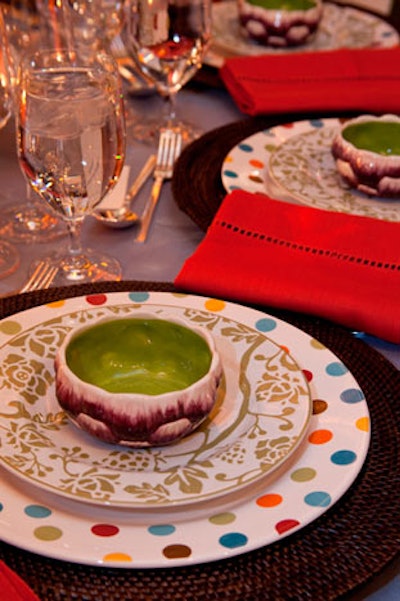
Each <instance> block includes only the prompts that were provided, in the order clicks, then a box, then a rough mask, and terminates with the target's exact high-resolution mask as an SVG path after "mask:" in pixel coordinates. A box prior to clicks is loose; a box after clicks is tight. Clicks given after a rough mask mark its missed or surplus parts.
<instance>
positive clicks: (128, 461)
mask: <svg viewBox="0 0 400 601" xmlns="http://www.w3.org/2000/svg"><path fill="white" fill-rule="evenodd" d="M81 307H82V301H81V300H75V301H69V302H68V303H65V306H63V310H62V314H60V315H58V316H57V317H56V316H55V311H54V309H53V308H52V307H47V308H40V309H34V310H32V311H30V312H29V315H28V316H26V315H24V316H22V317H21V321H20V322H19V323H20V325H21V326H22V329H21V331H20V332H18V334H17V335H16V336H14V337H13V338H12V339H11V340H7V341H6V343H5V344H3V345H1V347H0V365H2V368H0V373H1V375H2V376H3V378H4V382H5V385H3V395H2V401H3V403H5V404H7V405H8V410H6V409H3V410H2V411H1V412H0V430H1V432H2V434H3V435H2V444H1V448H0V463H1V464H2V465H3V466H4V467H5V468H6V469H8V470H10V471H12V472H13V473H15V474H16V475H18V476H19V477H22V478H23V479H24V480H28V481H29V482H31V483H32V484H35V485H36V486H40V487H41V488H44V489H46V490H49V491H51V492H54V493H58V494H60V495H63V496H66V497H69V498H75V499H77V500H80V501H88V502H90V503H99V504H107V505H108V506H110V505H115V506H120V507H121V506H126V507H130V508H133V507H134V508H140V507H143V508H148V507H161V506H162V507H168V506H171V505H174V506H177V505H182V504H185V505H187V504H189V503H198V502H199V501H206V500H210V499H214V498H215V497H217V496H221V495H224V494H227V493H230V492H231V491H233V490H234V491H238V490H239V489H240V488H243V487H245V486H248V485H250V484H254V482H256V481H257V480H259V479H260V478H264V477H265V476H266V475H271V474H272V472H273V471H274V470H276V469H277V468H279V467H280V466H281V465H282V463H284V462H285V461H286V460H287V459H288V458H289V457H290V456H291V454H292V453H293V452H294V451H295V450H296V448H297V447H298V446H299V444H300V442H301V440H302V439H303V437H304V435H305V431H306V428H307V425H308V422H309V418H310V415H311V398H310V392H309V387H308V383H307V380H306V378H305V376H304V374H303V372H302V370H301V369H300V367H299V366H298V365H297V363H296V362H295V361H294V360H293V358H292V357H291V356H290V354H288V353H287V352H286V351H285V350H284V349H282V348H281V347H280V346H278V345H277V344H276V343H275V342H273V341H272V340H270V339H269V338H268V337H267V336H264V335H263V334H262V333H261V332H260V331H258V330H256V329H254V328H252V327H251V326H250V325H249V326H247V325H246V324H245V323H244V322H240V323H238V322H236V321H234V320H233V319H228V318H226V317H225V316H224V315H223V313H220V314H218V315H216V314H215V313H209V312H205V311H204V310H198V309H196V308H195V307H193V308H192V307H191V306H190V304H189V305H185V306H181V304H180V303H176V304H175V305H174V304H173V303H172V302H171V298H170V299H169V302H167V303H166V304H165V305H164V304H156V303H152V302H150V301H149V302H147V303H146V313H150V314H152V315H154V316H157V317H162V318H164V319H168V317H169V316H171V317H178V318H181V319H184V320H186V321H189V322H192V323H193V324H194V325H196V324H197V325H198V324H201V325H202V326H203V327H207V328H209V329H210V331H211V333H212V335H213V337H214V340H215V343H216V346H217V349H218V351H219V353H220V356H221V360H222V365H223V370H224V378H223V382H222V384H221V386H220V388H219V395H218V399H217V402H216V405H215V407H214V409H213V411H212V413H211V415H210V417H209V418H208V419H207V420H206V421H205V422H204V423H203V424H201V426H200V427H199V428H198V429H197V430H196V431H195V432H194V433H193V434H191V435H190V436H187V437H185V438H183V439H182V440H180V441H179V442H177V443H176V444H173V445H168V446H164V447H154V448H146V449H136V450H135V449H128V448H127V447H123V446H118V445H112V444H107V443H104V442H101V441H99V440H98V439H96V438H94V437H92V436H90V435H88V434H86V433H84V432H83V431H82V430H80V429H78V428H77V427H76V426H74V425H73V423H72V422H70V421H69V420H68V418H67V417H66V414H65V412H64V411H62V410H61V408H60V406H59V404H58V402H57V398H56V395H55V387H54V367H53V364H54V356H55V351H56V349H57V348H58V346H59V344H60V343H61V342H62V340H63V339H64V337H65V335H66V334H67V333H68V332H69V331H70V330H71V329H73V328H74V327H77V326H82V325H86V324H90V323H93V322H95V321H97V320H98V319H99V318H101V317H110V316H118V317H121V316H124V317H129V316H131V315H134V314H135V313H137V309H138V306H137V305H135V304H133V303H132V302H131V301H129V298H127V297H125V298H124V299H123V302H122V303H121V304H117V302H116V303H115V304H114V303H113V304H111V303H107V304H106V305H102V306H100V307H90V306H88V305H87V306H86V308H85V309H82V308H81ZM26 318H27V321H23V320H25V319H26ZM23 323H24V324H25V325H22V324H23ZM21 382H23V383H24V387H23V388H21Z"/></svg>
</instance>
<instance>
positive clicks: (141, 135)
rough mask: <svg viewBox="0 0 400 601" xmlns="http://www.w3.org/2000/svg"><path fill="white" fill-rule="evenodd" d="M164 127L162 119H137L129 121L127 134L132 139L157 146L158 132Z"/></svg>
mask: <svg viewBox="0 0 400 601" xmlns="http://www.w3.org/2000/svg"><path fill="white" fill-rule="evenodd" d="M161 127H162V120H161V119H158V120H157V119H148V120H143V121H140V120H136V119H133V120H132V121H130V122H129V123H127V135H128V137H129V138H130V139H133V140H136V142H142V143H143V144H150V145H151V146H156V145H157V144H158V137H159V136H158V133H159V131H160V128H161Z"/></svg>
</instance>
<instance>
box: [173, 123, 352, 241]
mask: <svg viewBox="0 0 400 601" xmlns="http://www.w3.org/2000/svg"><path fill="white" fill-rule="evenodd" d="M355 114H356V113H349V112H346V113H343V112H339V113H329V114H328V115H327V114H326V112H325V113H323V114H322V113H321V114H318V113H315V112H314V113H312V114H304V113H298V114H294V113H287V114H286V115H279V116H274V117H251V118H247V119H243V120H242V121H236V122H234V123H231V124H228V125H224V126H223V127H219V128H218V129H214V130H212V131H210V132H208V133H206V134H205V135H204V136H202V137H201V138H199V139H198V140H195V141H194V142H192V144H190V145H189V146H187V147H186V148H185V149H184V151H183V152H182V154H181V156H180V157H179V159H178V161H177V163H176V165H175V169H174V175H173V178H172V182H171V187H172V193H173V196H174V199H175V202H176V203H177V205H178V206H179V208H180V209H181V210H182V211H183V212H184V213H186V214H187V215H188V216H189V217H190V218H191V219H192V220H193V221H194V222H195V223H196V224H197V225H198V226H199V227H200V228H201V229H202V230H203V231H206V230H207V228H208V226H209V225H210V224H211V221H212V220H213V217H214V215H215V213H216V211H217V209H218V207H219V205H220V204H221V202H222V200H223V198H224V196H225V195H226V190H225V188H224V187H223V185H222V181H221V167H222V163H223V161H224V159H225V157H226V155H227V154H228V153H229V151H230V150H232V148H234V147H235V146H236V144H238V143H239V142H241V141H242V140H244V139H245V138H248V137H249V136H251V135H253V134H255V133H256V132H258V131H262V130H263V129H267V128H269V127H273V126H275V125H282V123H291V122H293V121H299V120H303V119H311V118H313V119H315V118H318V117H321V118H327V117H337V118H350V117H353V116H355Z"/></svg>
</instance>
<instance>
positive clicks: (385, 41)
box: [205, 0, 399, 67]
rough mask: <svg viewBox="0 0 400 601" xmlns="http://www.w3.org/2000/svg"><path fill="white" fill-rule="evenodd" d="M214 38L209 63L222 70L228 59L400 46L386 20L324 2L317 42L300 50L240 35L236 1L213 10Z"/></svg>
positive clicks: (313, 41) (208, 56)
mask: <svg viewBox="0 0 400 601" xmlns="http://www.w3.org/2000/svg"><path fill="white" fill-rule="evenodd" d="M212 22H213V36H212V42H211V48H210V51H209V52H208V53H207V55H206V57H205V62H206V63H207V64H209V65H211V66H215V67H220V66H222V64H223V62H224V57H225V56H228V57H229V56H232V55H234V56H237V55H240V56H255V55H259V54H268V53H279V52H285V53H287V52H307V51H315V50H333V49H336V48H367V47H376V48H385V47H391V46H396V45H397V44H398V43H399V34H398V33H397V31H396V29H395V28H394V27H392V26H391V25H390V24H389V23H387V22H386V21H385V20H384V19H381V18H380V17H378V16H376V15H373V14H371V13H368V12H365V11H363V10H360V9H357V8H353V7H350V6H338V5H336V4H332V3H330V2H324V9H323V15H322V19H321V23H320V25H319V27H318V31H317V34H316V36H315V37H314V39H313V40H311V41H310V42H308V43H307V44H305V45H303V46H298V47H297V48H296V47H294V48H290V49H288V48H285V49H284V50H282V49H277V48H269V47H267V46H261V45H260V44H257V43H255V42H253V41H252V40H249V39H248V38H246V37H245V36H243V35H242V34H241V32H240V25H239V18H238V9H237V2H236V0H231V1H228V2H218V3H215V4H213V6H212Z"/></svg>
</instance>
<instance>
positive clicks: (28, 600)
mask: <svg viewBox="0 0 400 601" xmlns="http://www.w3.org/2000/svg"><path fill="white" fill-rule="evenodd" d="M0 598H1V601H39V597H37V596H36V595H35V593H34V592H33V591H32V589H30V588H29V586H28V585H27V584H26V582H24V581H23V580H22V579H21V578H20V577H19V576H18V575H17V574H16V573H15V572H14V571H13V570H11V568H9V567H8V566H7V565H6V564H5V563H4V562H3V561H1V560H0Z"/></svg>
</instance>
